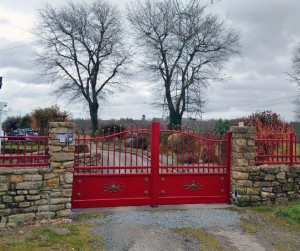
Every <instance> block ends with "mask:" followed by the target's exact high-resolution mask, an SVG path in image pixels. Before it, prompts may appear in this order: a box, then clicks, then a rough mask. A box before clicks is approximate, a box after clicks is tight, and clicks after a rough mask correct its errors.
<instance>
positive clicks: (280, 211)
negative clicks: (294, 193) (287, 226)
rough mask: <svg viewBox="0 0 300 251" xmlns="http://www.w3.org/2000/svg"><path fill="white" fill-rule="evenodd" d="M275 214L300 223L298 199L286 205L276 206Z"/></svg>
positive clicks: (299, 203)
mask: <svg viewBox="0 0 300 251" xmlns="http://www.w3.org/2000/svg"><path fill="white" fill-rule="evenodd" d="M275 215H276V216H278V217H281V218H284V219H287V220H288V221H291V222H294V223H299V224H300V201H296V202H293V203H290V204H289V205H287V206H282V207H278V208H277V209H276V210H275Z"/></svg>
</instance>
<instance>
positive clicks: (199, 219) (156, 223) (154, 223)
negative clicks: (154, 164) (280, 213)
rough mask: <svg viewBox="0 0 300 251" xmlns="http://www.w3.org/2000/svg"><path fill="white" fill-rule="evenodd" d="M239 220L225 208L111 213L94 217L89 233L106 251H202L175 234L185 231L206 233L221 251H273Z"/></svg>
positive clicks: (195, 242) (196, 241) (197, 242)
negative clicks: (243, 226) (99, 240)
mask: <svg viewBox="0 0 300 251" xmlns="http://www.w3.org/2000/svg"><path fill="white" fill-rule="evenodd" d="M240 217H241V216H240V215H239V214H238V213H236V212H232V211H229V210H224V209H193V210H167V211H161V210H155V211H130V212H114V213H113V214H111V215H108V216H107V217H103V218H94V219H93V220H92V221H93V223H95V224H96V226H95V227H94V228H93V229H92V232H93V233H94V234H97V235H100V236H102V237H103V238H104V239H105V240H106V244H107V250H108V251H121V250H128V251H144V250H145V251H152V250H153V251H175V250H178V251H179V250H191V251H193V250H201V245H202V243H201V240H199V239H197V238H193V237H191V236H190V237H189V236H186V237H182V236H180V235H179V234H178V233H176V229H185V228H188V229H203V230H205V232H206V233H208V234H209V235H212V236H214V237H215V238H217V239H218V240H219V241H220V242H221V243H222V244H223V249H221V250H230V251H235V250H243V251H251V250H253V251H254V250H255V251H261V250H274V249H272V248H268V247H267V248H265V247H262V246H261V245H260V244H259V243H258V240H257V239H256V238H255V237H254V236H252V235H249V234H247V233H246V232H245V231H244V230H243V229H242V228H241V227H239V226H238V224H239V222H240ZM211 250H214V249H211Z"/></svg>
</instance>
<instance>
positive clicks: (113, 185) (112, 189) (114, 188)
mask: <svg viewBox="0 0 300 251" xmlns="http://www.w3.org/2000/svg"><path fill="white" fill-rule="evenodd" d="M102 189H103V191H104V192H111V193H116V192H118V191H122V190H123V189H124V186H123V185H122V184H116V183H115V182H113V183H111V184H109V185H104V186H103V187H102Z"/></svg>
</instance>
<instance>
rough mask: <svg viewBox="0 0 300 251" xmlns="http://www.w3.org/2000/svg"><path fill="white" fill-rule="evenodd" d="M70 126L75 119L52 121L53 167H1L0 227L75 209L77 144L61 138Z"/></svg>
mask: <svg viewBox="0 0 300 251" xmlns="http://www.w3.org/2000/svg"><path fill="white" fill-rule="evenodd" d="M68 130H74V124H73V123H68V122H54V123H50V135H49V136H50V140H49V153H50V154H51V159H50V166H49V167H35V168H29V167H28V168H18V167H15V168H11V167H10V168H0V227H6V226H17V225H19V224H22V223H24V222H28V221H33V220H42V219H53V218H61V217H65V216H68V215H69V214H70V213H71V196H72V181H73V159H74V149H75V147H74V142H72V143H70V144H66V143H60V140H59V136H60V135H63V134H65V133H66V132H67V131H68Z"/></svg>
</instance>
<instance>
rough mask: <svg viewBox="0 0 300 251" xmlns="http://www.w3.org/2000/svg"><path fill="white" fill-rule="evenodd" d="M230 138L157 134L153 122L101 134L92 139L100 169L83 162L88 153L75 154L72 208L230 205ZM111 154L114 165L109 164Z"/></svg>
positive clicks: (165, 131)
mask: <svg viewBox="0 0 300 251" xmlns="http://www.w3.org/2000/svg"><path fill="white" fill-rule="evenodd" d="M170 135H171V137H170ZM116 137H119V140H116ZM230 139H231V133H228V134H227V138H226V139H224V140H217V139H206V138H203V137H201V136H200V135H199V134H196V133H195V132H191V131H179V130H169V129H164V128H162V129H160V124H159V123H158V122H153V123H152V124H151V128H147V129H145V128H144V127H141V128H139V127H138V126H137V127H136V128H135V129H134V128H133V127H132V126H131V127H130V129H129V130H128V129H126V130H125V131H124V132H121V133H120V134H118V133H115V131H114V134H109V135H106V136H105V135H103V134H102V136H101V137H96V138H94V139H93V140H94V141H96V142H99V141H101V144H99V145H100V147H101V148H102V149H101V150H99V152H100V153H101V161H100V162H99V163H100V165H96V166H95V165H93V166H92V165H91V164H90V161H88V160H87V159H86V155H88V156H91V154H92V152H89V153H82V154H80V153H77V154H76V157H75V159H76V160H77V161H76V162H75V164H74V179H73V196H72V208H82V207H85V208H87V207H106V206H130V205H160V204H181V203H229V202H230V153H231V151H230V148H231V142H230ZM80 140H83V141H84V142H90V143H91V140H92V139H90V138H87V137H85V138H84V139H76V143H77V144H79V142H80ZM121 140H122V144H121V143H120V142H121ZM118 141H119V143H118ZM146 142H148V143H147V144H149V145H147V148H146V150H145V149H144V143H146ZM112 144H113V146H111V145H112ZM140 144H141V146H140ZM96 145H97V144H96ZM149 146H151V149H149ZM128 148H129V149H128ZM133 148H135V149H133ZM204 148H205V151H204ZM225 148H226V151H224V150H222V149H225ZM91 149H92V147H90V149H89V150H90V151H91ZM116 151H118V152H116ZM97 152H98V150H97V151H96V159H98V158H97V155H98V154H97ZM149 154H150V155H149ZM110 155H111V156H112V158H114V160H112V161H108V160H109V158H110ZM204 155H205V158H204V157H203V156H204ZM117 156H118V157H119V160H116V159H115V158H116V157H117ZM121 158H122V161H121ZM96 163H98V162H96Z"/></svg>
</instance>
